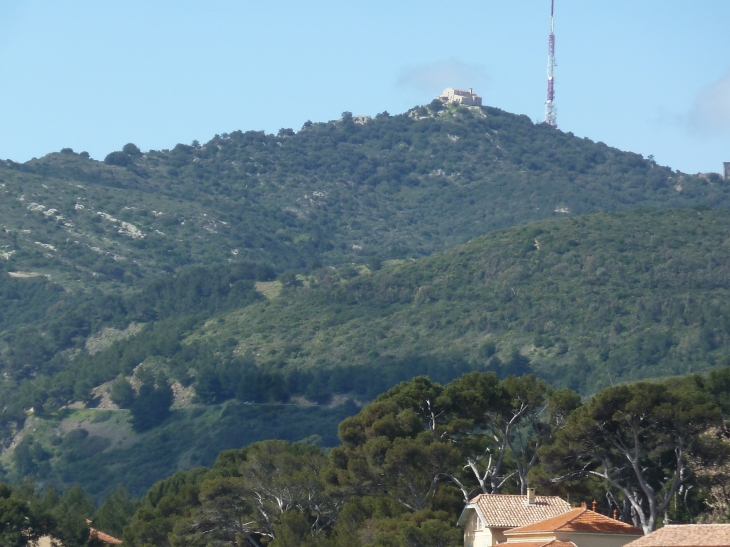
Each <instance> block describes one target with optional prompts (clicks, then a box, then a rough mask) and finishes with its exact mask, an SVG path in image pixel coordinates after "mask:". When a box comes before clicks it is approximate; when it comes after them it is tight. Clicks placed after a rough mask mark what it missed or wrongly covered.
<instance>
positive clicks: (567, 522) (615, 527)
mask: <svg viewBox="0 0 730 547" xmlns="http://www.w3.org/2000/svg"><path fill="white" fill-rule="evenodd" d="M535 532H587V533H596V534H601V533H603V534H634V535H639V536H643V535H644V532H643V531H642V530H640V529H639V528H634V527H633V526H631V525H629V524H626V523H625V522H621V521H618V520H614V519H612V518H609V517H606V516H603V515H601V514H600V513H594V512H593V511H591V510H589V509H585V508H579V509H573V510H572V511H568V512H567V513H563V514H562V515H558V516H555V517H552V518H548V519H545V520H543V521H540V522H536V523H534V524H528V525H527V526H521V527H520V528H514V529H512V530H507V531H506V532H505V533H504V535H505V536H509V537H512V536H520V535H523V534H532V533H535Z"/></svg>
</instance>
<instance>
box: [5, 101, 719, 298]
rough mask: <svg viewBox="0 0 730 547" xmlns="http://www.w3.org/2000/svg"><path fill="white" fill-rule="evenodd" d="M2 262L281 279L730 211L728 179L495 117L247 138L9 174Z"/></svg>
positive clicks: (414, 116)
mask: <svg viewBox="0 0 730 547" xmlns="http://www.w3.org/2000/svg"><path fill="white" fill-rule="evenodd" d="M0 195H1V196H2V198H3V199H2V201H0V217H1V218H2V228H3V230H1V231H0V263H1V264H3V265H4V266H5V268H6V269H7V270H8V271H21V272H33V273H41V274H49V275H51V276H52V278H53V279H54V281H57V282H60V283H61V284H62V285H64V286H65V287H67V288H68V287H74V286H84V287H88V286H89V285H96V286H100V287H102V288H103V287H105V286H106V287H109V286H112V285H114V286H121V287H125V286H127V287H128V286H130V285H132V284H134V283H138V282H139V280H140V279H142V278H144V277H145V276H147V275H149V274H156V273H160V272H164V271H167V272H170V271H175V270H177V269H178V268H179V267H181V266H183V265H185V264H200V263H211V262H214V263H215V262H218V263H227V262H229V261H234V262H235V261H246V260H248V261H255V262H267V263H270V264H272V265H273V266H275V267H276V269H277V270H279V271H283V270H286V269H290V268H293V269H302V268H305V267H308V266H311V265H315V266H316V265H319V264H324V265H339V264H342V263H345V262H348V261H349V262H352V261H355V262H357V261H363V260H364V258H365V257H370V256H374V255H376V256H379V257H380V258H382V259H386V258H405V257H418V256H423V255H427V254H430V253H432V252H434V251H439V250H443V249H445V248H449V247H452V246H454V245H456V244H460V243H464V242H465V241H468V240H469V239H471V238H473V237H476V236H479V235H482V234H484V233H487V232H488V231H490V230H494V229H497V228H502V227H506V226H510V225H515V224H520V223H525V222H529V221H534V220H538V219H542V218H550V217H554V216H556V215H566V214H583V213H590V212H593V211H599V210H603V211H610V210H617V209H624V208H631V207H637V206H641V207H661V208H664V207H685V206H692V205H697V204H703V205H708V206H713V207H714V206H717V207H728V206H730V199H729V196H730V194H729V191H728V187H727V186H726V185H725V184H724V183H723V182H722V181H721V180H719V178H717V177H716V176H715V175H712V176H710V177H708V178H701V177H696V176H688V175H682V174H680V173H676V172H673V171H672V170H671V169H669V168H666V167H661V166H658V165H656V164H655V163H654V162H653V161H652V160H650V159H644V158H642V157H641V156H639V155H637V154H633V153H627V152H621V151H619V150H617V149H615V148H611V147H609V146H606V145H605V144H603V143H594V142H592V141H590V140H587V139H580V138H577V137H575V136H573V135H572V134H571V133H563V132H561V131H558V130H555V129H553V128H551V127H549V126H546V125H544V124H538V125H534V124H533V123H532V122H531V121H530V120H529V119H528V118H527V117H526V116H517V115H514V114H509V113H506V112H503V111H501V110H498V109H496V108H490V107H484V108H481V109H480V108H477V107H471V108H467V107H444V106H443V105H442V104H441V103H439V102H435V103H433V104H432V105H430V106H427V107H418V108H414V109H412V110H410V111H409V112H407V113H406V114H401V115H395V116H390V115H388V114H387V113H383V114H380V115H378V116H376V117H375V118H374V119H370V118H363V117H352V116H351V115H349V114H348V113H345V114H344V116H343V118H342V119H340V120H336V121H330V122H327V123H310V122H307V123H306V124H305V125H304V127H303V128H302V129H301V130H300V131H299V132H297V133H295V132H294V131H292V130H289V129H282V130H281V131H279V133H278V135H267V134H264V133H263V132H255V131H248V132H245V133H244V132H241V131H235V132H233V133H230V134H225V133H224V134H223V135H220V136H216V137H215V138H213V139H212V140H211V141H210V142H208V143H206V144H204V145H200V144H198V143H197V142H194V143H193V144H192V145H184V144H178V145H177V146H175V147H174V148H173V149H172V150H162V151H154V150H151V151H149V152H147V153H142V152H141V151H140V150H139V149H138V148H137V147H136V146H135V145H133V144H128V145H126V146H125V147H124V148H123V150H122V151H119V152H114V153H111V154H109V156H108V157H107V158H106V159H105V161H104V162H98V161H94V160H91V159H90V158H89V157H88V154H84V153H81V154H77V153H74V152H73V151H72V150H70V149H64V150H63V151H62V152H60V153H53V154H49V155H47V156H45V157H43V158H41V159H34V160H32V161H29V162H27V163H24V164H19V163H15V162H12V161H10V160H8V161H6V162H0Z"/></svg>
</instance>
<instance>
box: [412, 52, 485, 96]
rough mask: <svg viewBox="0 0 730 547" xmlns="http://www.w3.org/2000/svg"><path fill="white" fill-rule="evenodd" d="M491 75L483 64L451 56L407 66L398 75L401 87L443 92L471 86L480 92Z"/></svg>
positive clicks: (435, 92)
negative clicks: (450, 88) (466, 61)
mask: <svg viewBox="0 0 730 547" xmlns="http://www.w3.org/2000/svg"><path fill="white" fill-rule="evenodd" d="M488 82H489V76H488V75H487V71H486V69H485V68H484V67H483V66H480V65H468V64H466V63H462V62H461V61H459V60H458V59H455V58H453V57H452V58H451V59H446V60H442V61H436V62H433V63H428V64H425V65H418V66H411V67H405V68H403V70H402V71H401V74H400V76H399V77H398V86H399V87H410V88H415V89H418V90H419V91H423V92H428V93H433V94H434V96H436V95H437V94H439V93H441V92H442V91H443V90H444V89H445V88H447V87H456V88H461V89H465V88H470V87H473V88H474V90H475V91H476V92H477V93H478V92H479V91H477V90H478V88H482V90H483V89H484V88H485V87H486V86H487V84H488Z"/></svg>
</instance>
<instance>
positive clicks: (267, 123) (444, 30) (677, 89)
mask: <svg viewBox="0 0 730 547" xmlns="http://www.w3.org/2000/svg"><path fill="white" fill-rule="evenodd" d="M549 10H550V7H549V0H539V1H538V0H502V1H499V2H497V1H490V0H482V1H475V0H472V1H471V2H463V3H459V2H452V3H447V2H443V1H439V2H436V1H425V0H422V1H418V2H416V1H397V0H390V1H380V0H368V1H367V2H365V1H349V2H343V1H339V2H335V1H318V0H309V1H307V2H303V1H299V2H293V1H292V2H284V1H276V0H270V1H267V2H249V1H238V2H226V1H223V0H221V1H215V2H199V1H198V2H186V1H180V0H178V1H175V2H172V1H170V2H164V1H147V2H141V1H133V0H127V1H125V2H116V1H111V0H110V1H105V2H90V1H87V2H82V1H77V2H55V3H52V2H36V1H29V0H23V1H20V0H17V1H16V0H3V2H2V3H1V4H0V78H2V80H1V81H2V100H0V158H11V159H14V160H16V161H25V160H28V159H30V158H31V157H40V156H42V155H44V154H46V153H48V152H51V151H58V150H60V149H61V148H63V147H72V148H73V149H74V150H76V151H82V150H87V151H88V152H89V153H91V155H92V157H94V158H97V159H103V158H104V156H105V155H106V154H107V153H109V152H111V151H113V150H119V149H120V148H121V147H122V146H123V145H124V144H125V143H127V142H134V143H135V144H137V145H138V146H139V147H140V148H142V149H143V150H147V149H150V148H154V149H162V148H172V147H173V146H175V144H176V143H178V142H184V143H190V142H191V141H192V140H193V139H197V140H199V141H206V140H208V139H209V138H211V137H212V136H213V135H215V134H216V133H224V132H231V131H233V130H236V129H242V130H249V129H256V130H262V129H263V130H265V131H267V132H276V131H277V130H278V129H279V128H281V127H291V128H293V129H295V130H298V129H299V128H300V127H301V126H302V124H303V123H304V122H305V121H306V120H312V121H325V120H329V119H335V118H339V117H340V114H341V113H342V112H343V111H345V110H347V111H351V112H353V113H354V114H367V115H374V114H377V113H378V112H382V111H384V110H387V111H389V112H391V113H400V112H403V111H405V110H407V109H408V108H410V107H412V106H415V105H417V104H422V103H426V102H429V101H430V100H431V99H432V98H433V97H434V96H435V95H437V94H438V93H439V92H440V91H441V90H442V89H443V88H444V87H446V86H463V87H473V88H474V89H475V91H477V92H478V93H480V94H481V95H482V96H483V97H484V102H485V104H488V105H492V106H496V107H498V108H502V109H504V110H507V111H510V112H516V113H520V114H526V115H528V116H529V117H530V118H531V119H533V120H539V119H542V116H543V108H544V101H545V78H546V76H545V70H546V62H547V59H546V57H547V34H548V29H549ZM555 10H556V23H555V33H556V42H557V46H556V58H557V62H558V66H557V68H556V104H557V106H558V126H559V128H560V129H561V130H563V131H572V132H573V133H574V134H576V135H578V136H581V137H588V138H590V139H593V140H600V141H603V142H605V143H607V144H609V145H612V146H616V147H618V148H621V149H624V150H632V151H635V152H638V153H641V154H644V155H645V156H648V155H649V154H653V155H654V156H655V158H656V160H657V161H658V162H659V163H661V164H664V165H669V166H671V167H672V168H674V169H679V170H682V171H685V172H690V173H695V172H707V171H720V169H721V166H722V161H730V1H727V0H712V1H711V0H695V1H693V2H688V1H678V0H641V1H636V0H632V1H629V0H613V1H608V0H556V8H555Z"/></svg>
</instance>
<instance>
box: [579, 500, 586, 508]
mask: <svg viewBox="0 0 730 547" xmlns="http://www.w3.org/2000/svg"><path fill="white" fill-rule="evenodd" d="M580 508H581V509H586V502H584V501H582V502H580Z"/></svg>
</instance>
